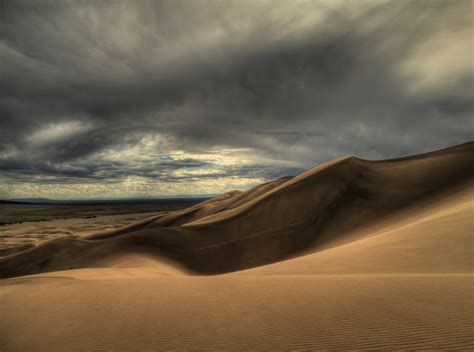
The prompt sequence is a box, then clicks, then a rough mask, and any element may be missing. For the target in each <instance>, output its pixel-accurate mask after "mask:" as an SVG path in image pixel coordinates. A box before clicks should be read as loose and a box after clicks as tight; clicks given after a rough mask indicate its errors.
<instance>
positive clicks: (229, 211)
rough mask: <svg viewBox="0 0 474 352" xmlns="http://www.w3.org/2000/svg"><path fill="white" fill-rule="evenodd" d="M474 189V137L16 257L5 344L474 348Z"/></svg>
mask: <svg viewBox="0 0 474 352" xmlns="http://www.w3.org/2000/svg"><path fill="white" fill-rule="evenodd" d="M473 185H474V143H472V142H471V143H466V144H463V145H459V146H455V147H452V148H448V149H444V150H440V151H436V152H431V153H426V154H422V155H417V156H412V157H406V158H399V159H392V160H384V161H366V160H361V159H359V158H356V157H343V158H339V159H336V160H334V161H331V162H327V163H325V164H322V165H320V166H318V167H315V168H313V169H310V170H308V171H306V172H304V173H302V174H300V175H298V176H295V177H286V178H282V179H278V180H275V181H272V182H268V183H265V184H262V185H260V186H257V187H255V188H253V189H251V190H249V191H246V192H239V191H233V192H229V193H226V194H224V195H221V196H219V197H217V198H214V199H211V200H207V201H204V202H202V203H199V204H197V205H195V206H192V207H191V208H187V209H184V210H179V211H173V212H169V213H167V214H163V215H159V216H155V217H150V218H147V219H145V220H143V221H140V222H137V223H133V224H131V225H129V226H126V227H123V228H119V229H117V230H113V231H106V232H101V233H96V234H94V235H91V236H88V237H85V238H68V239H58V240H53V241H49V242H46V243H43V244H41V245H39V246H36V247H34V248H28V247H25V248H19V249H16V250H12V251H9V252H5V253H3V257H2V258H1V259H0V277H2V278H14V279H8V280H2V281H0V302H2V303H0V316H1V317H2V319H0V349H2V351H3V349H5V350H6V351H9V350H12V351H17V350H18V351H20V350H68V349H73V348H82V349H99V350H100V349H103V350H110V349H118V350H130V349H131V350H143V349H158V348H162V349H213V350H215V349H220V350H222V349H227V350H232V349H234V350H242V349H249V350H258V349H267V350H268V349H303V350H304V349H451V350H452V349H465V350H468V349H473V348H474V343H473V341H474V333H473V330H472V324H473V323H474V321H473V317H474V301H473V297H472V292H473V289H474V280H473V278H474V276H473V268H474V259H473V258H474V255H473V245H474V236H473V235H474V233H473V232H474V231H473V229H474V223H473V218H474V217H473V214H474V208H473V206H474V197H473V196H474V188H473ZM0 255H2V253H0ZM39 274H40V275H39ZM216 274H221V275H216ZM222 274H226V275H222ZM25 275H32V276H25ZM20 276H21V277H20ZM25 337H26V338H25Z"/></svg>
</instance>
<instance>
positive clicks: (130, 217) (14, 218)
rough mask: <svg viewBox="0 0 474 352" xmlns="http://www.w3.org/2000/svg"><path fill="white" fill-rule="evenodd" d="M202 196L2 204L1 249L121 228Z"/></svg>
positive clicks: (192, 203) (185, 204)
mask: <svg viewBox="0 0 474 352" xmlns="http://www.w3.org/2000/svg"><path fill="white" fill-rule="evenodd" d="M202 199H203V198H196V199H194V198H189V199H169V200H166V201H165V200H160V201H157V202H153V201H148V202H144V203H132V204H129V203H121V204H117V203H115V204H114V203H112V204H107V203H101V204H0V250H4V249H7V248H11V247H15V246H22V245H37V244H39V243H41V242H44V241H48V240H52V239H57V238H63V237H81V236H85V235H88V234H91V233H94V232H97V231H102V230H108V229H115V228H119V227H122V226H125V225H127V224H130V223H131V222H135V221H139V220H142V219H145V218H147V217H149V216H154V215H158V214H161V213H166V212H169V211H175V210H179V209H183V208H187V207H190V206H192V205H194V204H196V203H198V202H200V201H202Z"/></svg>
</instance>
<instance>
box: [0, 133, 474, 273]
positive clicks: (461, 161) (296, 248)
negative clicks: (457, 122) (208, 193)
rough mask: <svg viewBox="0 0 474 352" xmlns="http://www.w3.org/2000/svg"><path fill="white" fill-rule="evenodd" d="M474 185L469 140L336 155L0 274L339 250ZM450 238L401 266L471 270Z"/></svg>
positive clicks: (40, 249) (205, 263)
mask: <svg viewBox="0 0 474 352" xmlns="http://www.w3.org/2000/svg"><path fill="white" fill-rule="evenodd" d="M473 181H474V143H472V142H471V143H466V144H462V145H459V146H455V147H452V148H448V149H444V150H440V151H435V152H431V153H426V154H422V155H416V156H412V157H405V158H399V159H391V160H383V161H367V160H362V159H359V158H356V157H343V158H339V159H336V160H333V161H330V162H327V163H324V164H322V165H320V166H317V167H315V168H312V169H310V170H308V171H306V172H303V173H302V174H300V175H297V176H295V177H285V178H281V179H278V180H275V181H272V182H267V183H264V184H262V185H259V186H257V187H255V188H253V189H250V190H248V191H246V192H239V191H233V192H229V193H226V194H223V195H221V196H219V197H217V198H214V199H211V200H207V201H205V202H202V203H200V204H197V205H195V206H193V207H191V208H188V209H184V210H179V211H174V212H169V213H166V214H164V215H160V216H155V217H150V218H148V219H146V220H144V221H141V222H138V223H134V224H131V225H129V226H126V227H123V228H120V229H118V230H114V231H108V232H103V233H97V234H94V235H91V236H88V237H84V238H68V239H58V240H53V241H49V242H46V243H43V244H41V245H39V246H37V247H34V248H29V249H26V250H20V251H19V252H16V253H13V254H10V255H6V256H3V257H2V258H0V277H2V278H8V277H16V276H23V275H32V274H39V273H46V272H52V271H61V270H70V269H78V268H101V267H108V266H109V265H111V264H110V263H114V265H116V263H118V262H120V258H122V257H127V256H130V255H137V256H142V255H143V256H146V257H147V258H153V259H155V260H158V261H159V260H163V262H166V263H169V264H170V265H172V266H175V267H178V268H180V270H181V271H182V272H183V273H187V274H199V275H212V274H223V273H229V272H234V271H239V270H244V269H250V268H255V267H259V266H262V265H267V264H271V263H276V262H281V261H283V260H287V259H291V258H296V257H301V258H304V257H307V256H308V255H310V254H312V253H318V252H320V253H323V252H325V251H334V250H335V249H336V248H338V247H340V246H343V245H344V248H346V246H347V245H348V244H350V243H356V242H357V243H360V240H361V239H364V238H370V237H371V236H373V235H374V234H375V233H378V232H380V231H381V230H383V229H387V228H389V227H393V226H394V224H401V223H403V221H408V220H409V219H412V220H413V219H415V218H417V217H420V216H422V214H428V215H426V216H429V214H431V213H430V209H435V208H436V207H438V208H439V209H441V208H442V209H445V208H446V207H448V208H449V209H454V210H455V209H457V208H456V207H458V208H459V207H462V206H463V204H464V207H465V211H469V210H472V208H471V206H472V203H470V200H471V199H472V197H470V196H469V192H470V190H472V185H473ZM448 205H449V206H448ZM463 209H464V208H463ZM466 209H467V210H466ZM454 210H453V211H454ZM433 211H434V210H433ZM377 231H378V232H377ZM456 236H461V235H460V234H456ZM391 239H392V240H393V239H395V240H397V238H396V237H395V238H391ZM399 240H400V241H401V239H399ZM449 240H450V241H452V243H451V247H452V246H458V247H459V250H454V251H452V252H448V253H444V254H443V252H442V250H440V253H437V254H436V255H432V256H429V255H426V256H425V257H427V258H425V260H424V263H422V264H423V265H422V266H423V268H421V269H420V268H418V267H414V268H411V269H406V270H412V271H420V270H421V271H426V272H430V271H432V269H431V268H432V266H430V265H431V264H430V263H432V264H433V265H434V267H442V265H445V266H444V268H445V270H451V271H453V270H454V271H456V272H467V271H470V270H471V269H472V253H470V252H469V251H466V250H464V251H463V248H465V243H464V244H463V243H462V242H461V239H459V243H457V244H456V242H453V241H456V238H449ZM443 241H447V239H446V238H443ZM428 242H429V241H428ZM388 245H389V244H387V246H388ZM393 246H395V245H393ZM433 246H434V244H433V243H431V244H429V245H428V247H430V248H431V247H433ZM416 250H417V251H418V252H423V251H424V250H425V251H428V250H429V249H428V248H417V249H416ZM389 252H390V250H389ZM450 253H451V254H450ZM394 255H397V253H394ZM420 255H421V254H420ZM450 256H451V257H450ZM418 257H419V255H418ZM440 258H442V259H443V261H442V262H441V264H436V262H437V261H438V262H439V259H440ZM390 260H392V261H393V260H394V259H393V258H392V259H390V258H389V261H390ZM414 265H415V264H414ZM442 268H443V267H442ZM318 270H320V269H318ZM328 270H329V271H331V270H332V269H328ZM370 270H372V271H373V270H375V271H380V270H381V269H380V268H379V269H376V268H375V269H374V267H371V269H370ZM390 270H391V272H397V271H399V268H397V267H393V268H391V269H390ZM283 271H285V270H283ZM332 271H334V270H332Z"/></svg>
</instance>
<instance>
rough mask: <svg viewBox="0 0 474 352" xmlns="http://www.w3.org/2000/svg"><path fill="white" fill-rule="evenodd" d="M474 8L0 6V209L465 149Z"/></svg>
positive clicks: (333, 1) (219, 188)
mask: <svg viewBox="0 0 474 352" xmlns="http://www.w3.org/2000/svg"><path fill="white" fill-rule="evenodd" d="M473 4H474V2H473V1H470V0H467V1H464V0H452V1H436V0H427V1H422V0H416V1H403V0H401V1H400V0H397V1H388V2H385V1H378V0H377V1H375V0H374V1H363V0H358V1H350V0H348V1H337V0H327V1H296V0H286V1H281V0H273V1H265V0H251V1H245V0H238V1H230V0H221V1H217V0H215V1H201V0H193V1H191V0H188V1H179V0H178V1H176V0H169V1H140V0H134V1H59V0H58V1H33V0H32V1H18V0H15V1H13V0H12V1H8V0H0V198H20V197H48V198H57V199H67V198H103V197H128V196H164V195H166V196H169V195H178V194H179V195H192V194H216V193H221V192H225V191H229V190H232V189H246V188H249V187H251V186H254V185H256V184H258V183H261V182H264V181H266V180H270V179H274V178H277V177H280V176H285V175H292V174H293V175H294V174H297V173H299V172H301V171H302V170H303V169H306V168H309V167H312V166H315V165H317V164H319V163H321V162H324V161H327V160H330V159H333V158H336V157H339V156H344V155H357V156H359V157H362V158H367V159H383V158H389V157H397V156H402V155H408V154H414V153H420V152H424V151H429V150H434V149H439V148H443V147H447V146H450V145H454V144H458V143H462V142H466V141H468V140H471V139H472V136H473V118H472V113H473V101H474V100H473V92H474V89H473V88H474V87H473V64H472V62H473V59H474V58H473Z"/></svg>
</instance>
